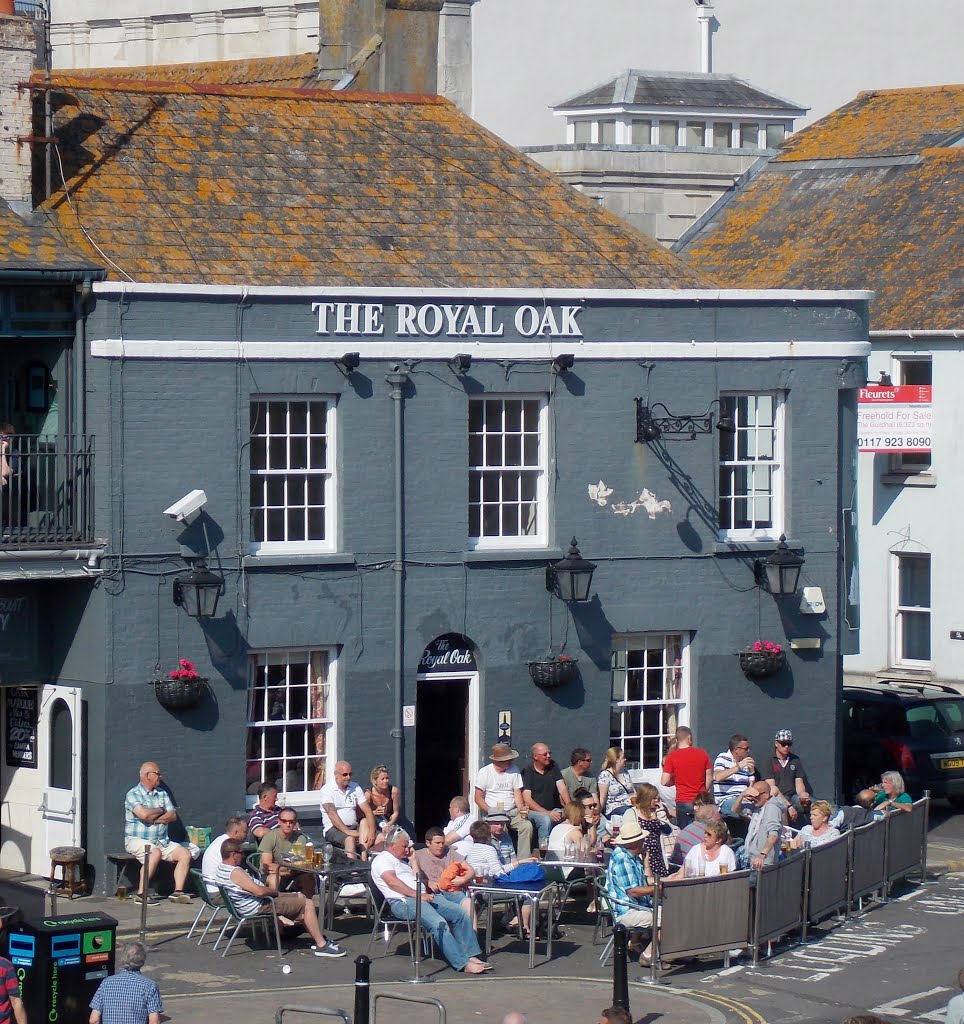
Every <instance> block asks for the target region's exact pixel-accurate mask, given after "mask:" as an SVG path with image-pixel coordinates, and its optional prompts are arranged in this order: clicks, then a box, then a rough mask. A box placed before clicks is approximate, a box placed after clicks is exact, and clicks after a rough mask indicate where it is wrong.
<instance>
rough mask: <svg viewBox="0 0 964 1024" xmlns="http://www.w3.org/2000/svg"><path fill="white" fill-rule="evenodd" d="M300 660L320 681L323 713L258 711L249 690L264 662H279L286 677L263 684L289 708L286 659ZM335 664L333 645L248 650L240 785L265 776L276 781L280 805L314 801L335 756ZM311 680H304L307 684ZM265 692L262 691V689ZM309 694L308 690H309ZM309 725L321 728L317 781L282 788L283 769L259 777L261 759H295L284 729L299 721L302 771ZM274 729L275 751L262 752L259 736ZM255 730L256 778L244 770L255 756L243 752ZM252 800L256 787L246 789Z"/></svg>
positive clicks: (290, 662)
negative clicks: (277, 734) (278, 747)
mask: <svg viewBox="0 0 964 1024" xmlns="http://www.w3.org/2000/svg"><path fill="white" fill-rule="evenodd" d="M297 664H305V665H307V670H308V672H310V673H311V674H312V675H313V676H316V678H317V680H318V682H317V685H318V686H320V687H321V689H322V691H323V695H322V699H323V701H324V713H323V715H321V716H312V715H307V716H304V717H296V718H285V719H276V718H272V717H270V710H269V715H268V717H265V716H263V714H259V712H263V711H264V710H265V708H264V707H262V708H255V707H253V699H254V693H255V684H256V683H257V682H258V679H259V674H260V673H261V672H263V670H264V669H266V668H268V667H274V668H278V667H280V668H281V669H282V671H283V673H284V674H285V676H286V677H287V678H286V680H285V681H283V682H281V684H280V685H274V686H272V687H270V688H268V689H269V690H270V691H271V692H274V693H276V694H277V695H278V696H279V697H280V696H282V695H283V696H284V702H285V706H286V709H288V708H290V699H291V691H292V689H293V688H294V687H293V684H292V682H291V679H290V670H291V666H292V665H297ZM337 667H338V657H337V649H336V648H333V647H310V648H307V647H302V648H283V649H280V650H279V649H273V650H270V649H269V650H261V651H254V652H252V653H251V656H250V660H249V663H248V692H247V712H246V716H245V787H246V790H248V789H252V790H256V789H257V785H256V784H257V783H258V782H260V781H267V782H278V792H279V803H281V804H282V806H305V807H308V806H318V790H319V789H320V788H321V786H322V785H324V784H325V782H327V781H328V780H329V779H331V778H332V774H331V773H332V769H333V767H334V764H335V761H337V760H338V758H337V749H336V741H337V733H336V722H337V712H338V708H337V694H338V687H337V686H336V680H337ZM310 685H311V683H310V682H309V686H310ZM266 696H267V694H266ZM309 699H310V695H309ZM279 721H284V722H285V725H284V726H283V727H282V726H278V725H277V723H278V722H279ZM312 726H321V727H324V729H325V752H324V755H323V756H322V758H321V759H320V763H321V764H322V765H323V767H324V771H323V774H322V776H321V777H320V780H319V781H320V785H318V786H317V787H316V788H309V789H304V788H303V789H288V788H287V782H288V781H289V780H288V778H287V771H289V770H291V769H286V770H285V772H283V773H282V775H281V776H280V777H278V776H275V778H267V779H265V778H264V775H265V772H264V764H265V763H266V762H267V763H270V762H273V761H277V760H279V758H281V759H282V760H284V759H290V760H291V761H292V762H295V761H297V760H298V759H299V758H298V755H288V753H287V750H286V749H285V748H286V744H287V740H288V735H287V730H289V729H294V728H298V727H302V728H303V729H304V730H305V738H304V743H305V751H306V752H305V754H303V755H301V758H300V759H301V761H302V764H303V767H304V771H305V773H307V772H308V768H307V761H308V759H309V757H310V756H313V755H310V754H309V753H308V745H309V743H310V741H311V739H312V737H311V735H310V733H309V732H308V730H309V729H310V728H311V727H312ZM274 729H277V731H278V732H280V733H281V735H282V750H281V753H280V755H267V754H266V753H265V747H264V738H265V737H266V736H267V735H268V733H269V732H270V731H272V730H274ZM252 730H261V745H260V746H261V749H260V752H259V755H258V757H257V760H258V761H260V762H261V766H262V770H261V772H259V773H258V775H259V778H258V779H255V778H254V777H252V776H249V773H248V766H249V765H250V764H251V763H252V762H253V761H254V760H255V759H254V758H249V757H248V753H249V749H250V747H249V743H250V740H251V731H252ZM304 780H307V774H306V775H305V776H303V781H304ZM256 801H257V793H256V792H249V793H247V801H246V802H247V806H248V807H253V806H254V804H255V802H256Z"/></svg>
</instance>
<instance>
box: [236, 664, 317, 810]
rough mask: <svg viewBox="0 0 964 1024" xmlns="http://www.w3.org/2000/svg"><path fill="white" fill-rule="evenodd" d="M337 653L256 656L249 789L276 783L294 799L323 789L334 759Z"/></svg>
mask: <svg viewBox="0 0 964 1024" xmlns="http://www.w3.org/2000/svg"><path fill="white" fill-rule="evenodd" d="M333 660H334V659H333V652H331V651H327V650H286V651H264V652H260V653H257V654H254V655H252V658H251V676H250V682H249V685H248V729H247V732H248V735H247V788H248V792H249V793H253V792H255V791H256V790H257V788H258V786H259V785H260V784H261V783H262V782H273V783H275V785H277V787H278V789H279V791H281V792H282V793H284V794H286V797H287V798H288V799H290V798H291V797H292V796H297V794H299V793H305V794H307V793H311V792H313V791H315V790H318V789H321V787H322V786H323V785H324V783H325V781H326V778H327V776H328V770H329V765H330V763H332V759H333V755H334V743H333V738H334V719H335V714H334V710H335V709H334V692H335V691H334V687H333V686H332V684H331V682H332V681H331V675H332V662H333Z"/></svg>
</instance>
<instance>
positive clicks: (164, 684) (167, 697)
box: [152, 677, 208, 711]
mask: <svg viewBox="0 0 964 1024" xmlns="http://www.w3.org/2000/svg"><path fill="white" fill-rule="evenodd" d="M207 683H208V681H207V679H204V678H203V677H199V678H198V679H155V680H154V682H153V684H152V685H153V686H154V696H155V697H157V702H158V704H160V705H161V707H164V708H167V709H168V710H169V711H179V710H183V709H185V708H196V707H197V706H198V704H200V703H201V698H202V697H203V696H204V691H205V689H206V688H207Z"/></svg>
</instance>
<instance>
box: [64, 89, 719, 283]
mask: <svg viewBox="0 0 964 1024" xmlns="http://www.w3.org/2000/svg"><path fill="white" fill-rule="evenodd" d="M52 88H53V90H54V104H53V105H54V108H55V110H56V111H57V113H56V121H55V133H56V136H57V139H58V146H59V152H60V154H61V158H62V161H63V166H64V174H65V178H66V188H67V190H68V191H69V194H70V197H71V199H72V200H73V202H72V204H68V203H67V202H66V197H65V195H64V192H63V190H61V191H60V192H58V193H55V195H54V196H53V197H52V198H51V199H50V200H49V201H48V203H46V204H45V209H46V210H47V211H49V213H50V216H51V217H52V218H54V219H55V220H56V223H57V224H58V227H59V230H60V232H61V234H62V236H63V237H64V239H65V240H66V241H67V242H69V244H71V245H73V246H75V247H77V248H79V249H80V250H81V251H84V252H87V253H89V254H92V255H95V256H96V255H97V250H96V249H94V244H96V246H97V247H98V248H99V249H100V250H102V251H103V253H104V254H105V255H106V256H107V257H109V259H110V261H111V262H112V264H113V267H112V268H111V271H110V273H111V276H113V277H117V276H119V275H120V274H127V275H129V276H130V277H131V278H134V279H137V280H155V281H167V282H174V281H183V280H184V279H185V275H187V277H188V278H189V279H191V280H195V281H200V282H204V283H209V284H228V283H232V284H237V283H246V284H261V285H305V284H318V285H337V284H359V283H364V284H369V285H372V286H387V285H407V286H414V287H428V286H439V287H456V286H472V287H486V286H488V287H507V286H525V287H598V288H627V287H630V288H631V287H639V288H677V287H700V286H705V285H707V284H709V283H710V282H709V281H708V279H707V278H706V277H705V276H704V275H703V274H702V273H700V272H697V271H695V270H693V269H692V268H690V267H689V266H688V265H686V264H685V263H684V262H683V261H681V260H680V259H679V258H678V257H676V256H674V255H673V254H672V253H670V252H668V251H667V250H665V249H664V248H662V247H661V246H660V245H658V244H657V243H656V242H654V241H652V240H650V239H648V238H646V237H644V236H642V235H640V234H638V233H636V232H635V231H634V230H633V229H632V228H629V227H628V226H626V225H625V224H624V223H623V222H622V221H621V220H619V219H618V218H616V217H615V216H613V215H612V214H610V213H608V212H607V211H605V210H603V209H602V208H601V207H599V206H598V205H597V204H596V203H594V202H593V201H592V200H589V199H587V198H585V197H583V196H581V195H580V194H579V193H578V192H576V191H574V190H573V189H571V188H570V187H569V186H568V185H566V184H564V183H563V182H561V181H559V180H558V179H557V178H556V177H555V176H553V175H552V174H550V173H549V172H547V171H545V170H543V169H542V168H540V167H539V166H537V165H536V164H534V163H532V162H531V161H529V160H528V159H527V158H525V157H523V156H522V155H521V154H520V153H519V152H518V151H516V150H514V149H512V148H511V147H510V146H508V145H507V144H505V143H504V142H502V141H501V140H499V139H498V138H496V137H495V136H494V135H492V134H490V133H489V132H487V131H485V130H484V129H483V128H481V127H480V126H479V125H478V124H476V123H475V122H474V121H472V120H471V119H470V118H468V117H466V116H465V115H464V114H462V113H461V112H460V111H459V110H458V109H457V108H456V107H455V106H453V105H452V104H451V103H449V102H447V101H445V100H442V99H439V98H437V97H424V96H422V97H419V96H392V95H383V94H378V95H375V94H364V93H354V92H352V93H339V92H332V91H324V90H308V89H277V88H267V87H263V86H262V87H257V88H248V87H239V86H218V85H215V86H211V85H190V84H183V83H151V82H129V81H124V82H121V81H118V80H105V79H96V78H91V77H88V76H83V75H71V74H68V75H60V76H55V78H54V79H53V81H52ZM58 94H62V95H58ZM78 215H79V216H78ZM175 258H177V265H176V266H175V265H174V262H173V261H174V259H175ZM185 266H187V267H188V268H189V269H188V270H185Z"/></svg>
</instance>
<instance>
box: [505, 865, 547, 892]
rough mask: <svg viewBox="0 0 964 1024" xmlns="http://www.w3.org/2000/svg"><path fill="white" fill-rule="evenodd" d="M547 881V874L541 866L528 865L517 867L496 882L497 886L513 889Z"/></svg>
mask: <svg viewBox="0 0 964 1024" xmlns="http://www.w3.org/2000/svg"><path fill="white" fill-rule="evenodd" d="M545 880H546V873H545V871H544V870H543V868H542V865H541V864H534V863H527V864H519V865H517V866H516V867H514V868H513V869H512V870H511V871H510V872H508V874H505V875H501V876H500V877H499V878H497V879H496V880H495V881H496V884H497V885H507V886H510V887H511V886H518V885H520V884H521V885H530V884H532V883H535V882H544V881H545Z"/></svg>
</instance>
